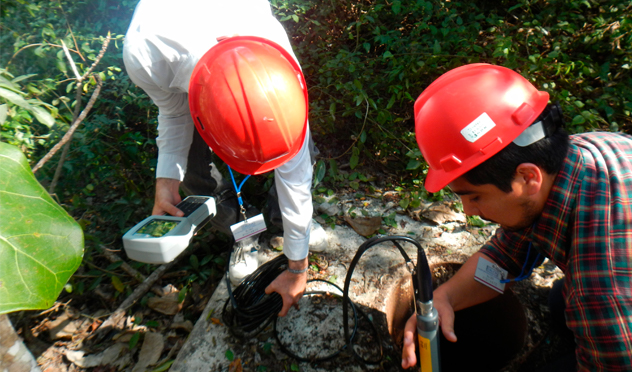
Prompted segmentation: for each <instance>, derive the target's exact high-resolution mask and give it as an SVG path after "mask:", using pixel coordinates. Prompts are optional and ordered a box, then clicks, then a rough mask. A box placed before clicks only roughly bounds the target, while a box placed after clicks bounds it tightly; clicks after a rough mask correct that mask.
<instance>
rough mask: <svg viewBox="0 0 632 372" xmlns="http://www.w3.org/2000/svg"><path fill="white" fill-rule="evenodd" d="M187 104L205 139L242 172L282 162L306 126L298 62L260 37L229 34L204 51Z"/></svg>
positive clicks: (296, 148)
mask: <svg viewBox="0 0 632 372" xmlns="http://www.w3.org/2000/svg"><path fill="white" fill-rule="evenodd" d="M189 108H190V110H191V115H192V116H193V120H194V122H195V126H196V128H197V130H198V132H199V133H200V135H201V136H202V138H203V139H204V141H205V142H206V143H207V144H208V145H209V147H211V149H212V150H213V151H214V152H215V153H216V154H217V155H218V156H219V157H220V158H221V159H222V160H223V161H225V162H226V164H228V165H229V166H230V167H231V168H233V169H234V170H236V171H237V172H239V173H242V174H251V175H252V174H261V173H265V172H268V171H270V170H272V169H275V168H277V167H279V166H280V165H282V164H283V163H285V162H287V161H288V160H290V159H291V158H292V157H294V155H296V154H297V153H298V152H299V150H300V149H301V147H302V145H303V141H304V139H305V134H306V131H307V109H308V107H307V87H306V85H305V79H304V78H303V74H302V72H301V69H300V67H299V65H298V63H297V62H296V61H295V60H294V58H293V57H292V56H291V55H290V54H289V53H288V52H287V51H286V50H285V49H283V47H281V46H280V45H278V44H276V43H274V42H272V41H270V40H267V39H263V38H259V37H253V36H236V37H231V38H228V39H225V40H223V41H221V42H219V43H218V44H216V45H215V46H213V47H212V48H211V49H209V51H208V52H206V54H204V56H203V57H202V58H201V59H200V61H199V62H198V63H197V65H196V66H195V69H194V70H193V74H192V75H191V81H190V83H189Z"/></svg>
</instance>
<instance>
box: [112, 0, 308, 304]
mask: <svg viewBox="0 0 632 372" xmlns="http://www.w3.org/2000/svg"><path fill="white" fill-rule="evenodd" d="M233 35H239V36H256V37H261V38H264V39H267V40H270V41H272V42H274V43H276V44H278V45H280V46H281V47H282V48H283V49H284V50H285V51H286V52H287V53H289V55H290V56H291V58H293V59H294V60H296V56H295V55H294V53H293V52H292V48H291V45H290V43H289V40H288V37H287V34H286V33H285V30H284V29H283V27H282V26H281V24H280V23H279V22H278V21H277V20H276V19H275V18H274V16H273V15H272V12H271V9H270V4H269V3H268V1H267V0H230V1H226V0H220V1H216V0H180V1H178V2H173V1H169V0H141V1H140V2H139V4H138V5H137V7H136V10H135V12H134V16H133V19H132V22H131V24H130V27H129V29H128V32H127V34H126V38H125V45H124V49H123V58H124V62H125V67H126V69H127V72H128V74H129V76H130V78H131V79H132V81H133V82H134V83H135V84H136V85H138V86H139V87H141V88H142V89H143V90H144V91H145V92H146V93H147V94H148V95H149V97H150V98H151V99H152V100H153V102H154V103H155V104H156V105H157V106H158V109H159V115H158V138H157V140H156V143H157V145H158V150H159V151H158V164H157V169H156V178H157V179H156V196H155V202H154V208H153V212H152V213H153V214H164V213H168V214H171V215H176V216H178V215H182V212H181V211H180V210H178V209H177V208H176V207H175V205H176V204H177V203H178V202H179V201H180V196H179V193H178V190H179V188H180V187H182V188H183V189H184V190H185V191H186V192H187V193H190V194H199V195H212V196H215V197H216V198H217V201H218V213H217V216H216V217H215V218H213V219H212V220H211V223H212V224H213V226H214V227H216V228H217V229H218V230H220V231H222V232H224V233H227V234H229V236H230V233H231V232H230V228H229V227H230V225H232V224H234V223H235V222H238V221H237V220H234V219H238V217H239V209H238V208H239V206H238V204H237V198H236V197H235V196H234V193H233V192H232V191H233V190H234V188H233V185H232V184H231V183H230V182H226V181H225V180H224V179H223V178H222V176H221V174H220V173H219V172H218V171H217V169H216V167H215V165H214V164H212V162H211V158H210V156H211V153H210V150H209V147H208V145H207V144H206V143H205V141H204V140H203V139H202V138H201V137H200V134H199V133H198V131H196V128H195V124H194V122H193V118H192V116H191V112H190V109H189V82H190V79H191V74H192V72H193V70H194V68H195V66H196V64H197V63H198V61H199V60H200V59H201V58H202V57H203V56H204V55H205V53H206V52H207V51H209V49H211V48H212V47H213V46H215V45H216V44H217V43H218V38H219V39H220V40H221V39H222V38H224V37H229V36H233ZM296 64H297V66H298V63H296ZM305 125H306V126H307V129H306V131H305V136H304V138H303V139H302V141H301V142H302V145H301V147H300V150H299V151H298V153H297V154H296V155H295V156H293V157H292V158H291V159H289V160H287V161H286V162H285V163H283V164H282V165H280V166H278V167H277V168H276V169H274V171H275V185H276V191H277V193H278V203H279V207H280V211H281V217H282V226H283V235H284V247H283V249H284V254H285V255H286V256H287V258H288V259H289V264H288V266H289V267H288V270H287V271H285V272H283V273H282V274H281V275H279V277H277V278H276V280H275V281H273V282H272V284H270V286H269V287H268V289H267V292H269V293H270V292H272V291H274V292H277V293H279V294H280V295H281V296H282V298H283V308H282V310H281V312H280V313H279V315H280V316H284V315H285V314H286V313H287V311H288V310H289V308H290V307H291V306H292V305H296V304H297V303H298V300H299V299H300V297H301V296H302V294H303V292H304V290H305V284H306V279H307V273H306V269H307V266H308V262H307V254H308V251H309V241H310V228H311V225H312V212H313V207H312V197H311V191H310V187H311V183H312V173H313V172H312V164H313V155H314V153H315V149H314V147H313V144H312V143H311V136H310V134H309V126H308V124H305ZM310 150H311V151H310ZM256 213H257V211H256V210H255V209H254V208H249V210H248V212H247V215H248V217H252V215H253V214H256ZM241 243H242V246H244V245H245V248H248V249H249V247H248V246H247V244H249V243H252V242H249V243H243V242H241Z"/></svg>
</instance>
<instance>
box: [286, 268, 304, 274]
mask: <svg viewBox="0 0 632 372" xmlns="http://www.w3.org/2000/svg"><path fill="white" fill-rule="evenodd" d="M308 268H309V266H307V267H306V268H304V269H302V270H294V269H290V268H289V267H288V268H287V271H289V272H291V273H292V274H302V273H304V272H306V271H307V269H308Z"/></svg>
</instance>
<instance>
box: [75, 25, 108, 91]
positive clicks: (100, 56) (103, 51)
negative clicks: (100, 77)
mask: <svg viewBox="0 0 632 372" xmlns="http://www.w3.org/2000/svg"><path fill="white" fill-rule="evenodd" d="M110 40H111V36H110V31H108V36H106V37H105V41H104V42H103V45H102V46H101V51H100V52H99V54H98V55H97V58H96V59H95V60H94V63H93V64H92V65H91V66H90V68H89V69H88V71H86V73H85V74H83V76H82V77H81V81H83V80H85V78H86V76H88V74H90V73H92V70H94V68H95V67H97V65H98V64H99V62H101V58H103V55H104V54H105V51H106V50H107V49H108V45H109V44H110Z"/></svg>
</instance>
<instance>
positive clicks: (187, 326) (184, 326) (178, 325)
mask: <svg viewBox="0 0 632 372" xmlns="http://www.w3.org/2000/svg"><path fill="white" fill-rule="evenodd" d="M169 328H171V329H181V330H183V331H185V332H191V331H192V330H193V322H191V321H190V320H185V321H184V322H174V323H172V324H171V325H170V326H169Z"/></svg>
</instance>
